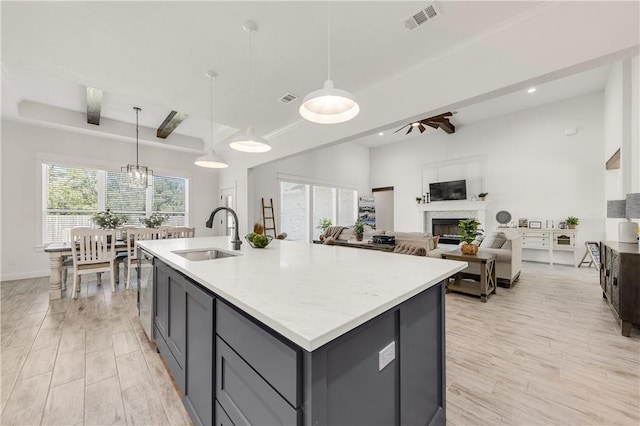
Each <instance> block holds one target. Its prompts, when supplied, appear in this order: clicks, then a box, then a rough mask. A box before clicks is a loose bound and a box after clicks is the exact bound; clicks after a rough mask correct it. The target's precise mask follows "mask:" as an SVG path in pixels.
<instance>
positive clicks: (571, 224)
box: [565, 216, 580, 229]
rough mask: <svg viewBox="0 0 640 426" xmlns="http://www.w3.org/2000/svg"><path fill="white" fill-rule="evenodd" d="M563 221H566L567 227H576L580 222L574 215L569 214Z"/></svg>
mask: <svg viewBox="0 0 640 426" xmlns="http://www.w3.org/2000/svg"><path fill="white" fill-rule="evenodd" d="M565 222H567V226H568V227H569V229H576V225H578V223H580V219H578V218H577V217H574V216H569V217H568V218H567V220H566V221H565Z"/></svg>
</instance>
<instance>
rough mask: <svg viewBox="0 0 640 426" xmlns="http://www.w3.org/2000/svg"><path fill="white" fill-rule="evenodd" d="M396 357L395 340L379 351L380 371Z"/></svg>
mask: <svg viewBox="0 0 640 426" xmlns="http://www.w3.org/2000/svg"><path fill="white" fill-rule="evenodd" d="M394 359H396V342H395V340H394V341H393V342H391V343H389V344H388V345H387V346H385V347H384V349H382V350H381V351H380V352H378V371H382V369H383V368H385V367H386V366H387V365H389V363H390V362H391V361H393V360H394Z"/></svg>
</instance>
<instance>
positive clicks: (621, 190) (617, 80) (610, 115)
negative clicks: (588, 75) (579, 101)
mask: <svg viewBox="0 0 640 426" xmlns="http://www.w3.org/2000/svg"><path fill="white" fill-rule="evenodd" d="M639 76H640V75H639V72H638V57H637V56H636V57H634V58H631V59H626V60H624V61H620V62H616V63H615V64H613V65H612V67H611V73H610V74H609V79H608V80H607V84H606V86H605V90H604V161H606V160H608V159H609V158H610V157H611V155H613V154H614V153H615V152H616V151H617V150H618V149H620V168H619V169H616V170H606V171H605V172H604V182H605V200H622V199H624V198H625V197H626V194H627V193H630V192H640V137H639V135H638V121H639V116H640V109H639V107H638V97H639V94H638V93H639V92H640V84H639V82H638V79H639ZM605 208H606V205H605ZM605 215H606V212H605ZM623 220H624V219H606V239H607V240H610V241H617V240H618V223H619V222H621V221H623Z"/></svg>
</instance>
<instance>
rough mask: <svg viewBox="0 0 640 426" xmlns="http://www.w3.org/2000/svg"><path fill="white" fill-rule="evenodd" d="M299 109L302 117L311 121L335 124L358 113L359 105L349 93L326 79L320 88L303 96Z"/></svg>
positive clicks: (347, 119)
mask: <svg viewBox="0 0 640 426" xmlns="http://www.w3.org/2000/svg"><path fill="white" fill-rule="evenodd" d="M299 111H300V115H301V116H302V117H303V118H304V119H306V120H309V121H311V122H313V123H320V124H335V123H343V122H345V121H349V120H351V119H352V118H353V117H355V116H356V115H358V113H359V112H360V106H359V105H358V103H357V102H356V101H355V100H354V99H353V95H351V93H349V92H347V91H346V90H341V89H336V88H335V86H334V84H333V81H332V80H327V81H325V82H324V87H323V88H322V89H320V90H316V91H313V92H311V93H309V94H308V95H307V96H305V97H304V100H303V101H302V105H300V110H299Z"/></svg>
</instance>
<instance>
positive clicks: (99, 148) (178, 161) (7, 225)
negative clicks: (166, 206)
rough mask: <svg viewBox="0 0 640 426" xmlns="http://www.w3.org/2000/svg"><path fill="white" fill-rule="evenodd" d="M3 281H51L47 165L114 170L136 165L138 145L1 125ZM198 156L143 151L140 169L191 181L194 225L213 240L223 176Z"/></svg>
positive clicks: (22, 125)
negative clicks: (46, 245)
mask: <svg viewBox="0 0 640 426" xmlns="http://www.w3.org/2000/svg"><path fill="white" fill-rule="evenodd" d="M0 154H1V157H2V158H1V164H2V170H1V178H2V206H1V228H0V230H1V237H2V242H1V245H2V261H1V265H2V270H1V274H0V275H1V279H2V280H8V279H19V278H27V277H34V276H46V275H49V260H48V256H47V254H46V253H44V252H43V251H42V250H43V247H42V241H41V240H42V237H41V229H42V225H41V220H42V192H41V191H42V173H41V170H42V167H41V164H42V161H43V160H45V161H47V160H49V161H64V162H75V163H77V164H80V165H95V166H100V167H105V168H107V169H110V170H120V167H121V166H123V165H126V164H127V163H130V162H131V161H134V160H135V140H134V141H133V143H131V142H126V141H122V140H115V139H109V138H106V137H102V136H95V135H92V134H87V133H77V132H68V131H64V130H59V129H51V128H44V127H38V126H33V125H30V124H26V123H18V122H12V121H6V120H3V121H2V146H1V150H0ZM195 157H196V156H194V155H193V154H187V153H182V152H176V151H168V150H164V149H157V148H151V147H148V146H140V163H141V164H144V165H147V166H149V167H150V168H152V169H153V171H154V173H155V174H157V175H165V176H181V177H186V178H189V200H190V202H189V218H188V220H189V225H190V226H195V227H196V235H198V236H204V235H212V234H213V232H212V230H210V229H208V228H205V226H204V224H205V222H206V220H207V218H208V216H209V213H210V212H211V210H213V209H214V208H215V207H217V205H218V201H217V192H218V175H217V173H218V172H216V171H214V170H212V169H203V168H200V167H197V166H194V165H193V161H194V160H195Z"/></svg>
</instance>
